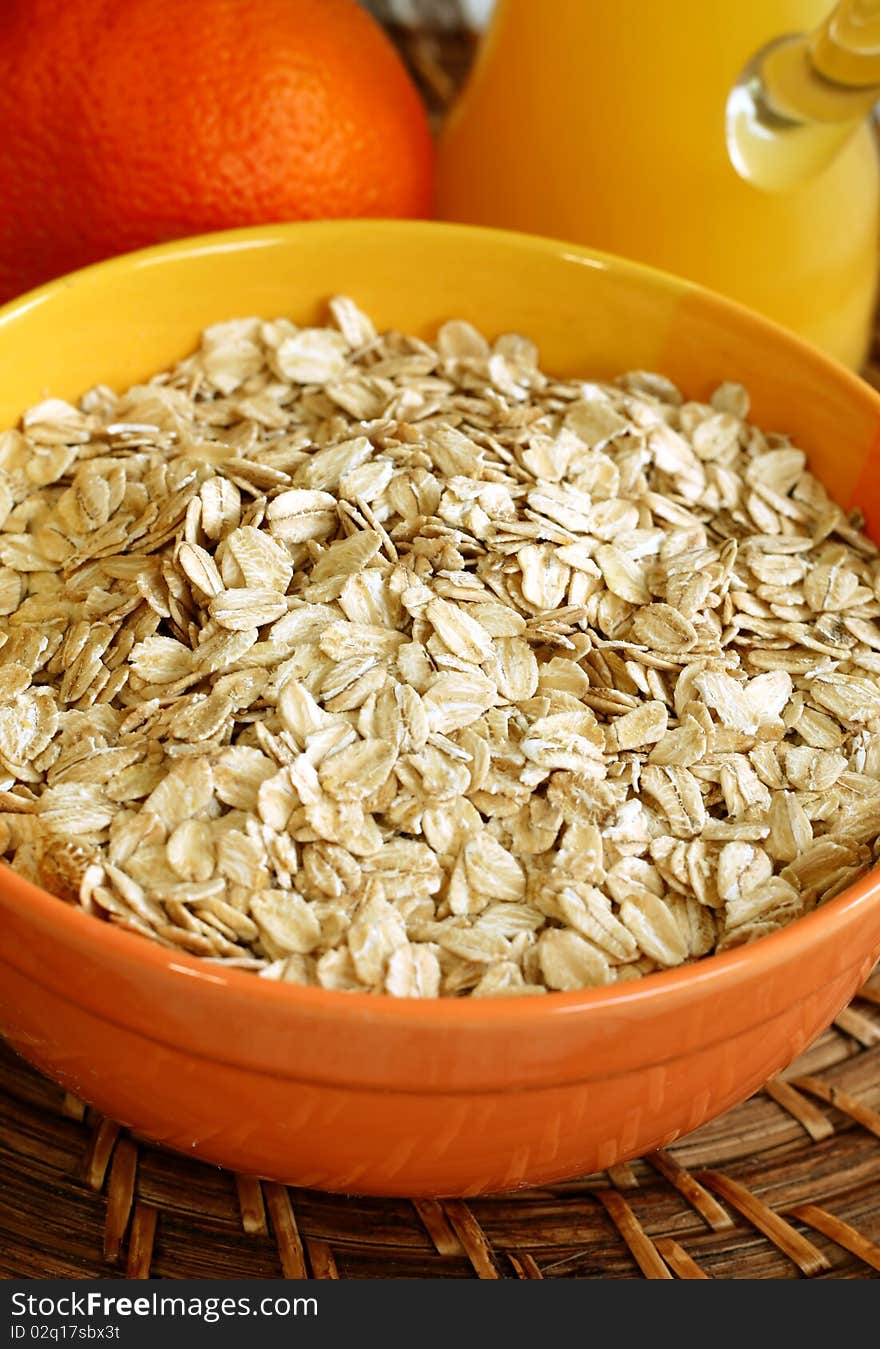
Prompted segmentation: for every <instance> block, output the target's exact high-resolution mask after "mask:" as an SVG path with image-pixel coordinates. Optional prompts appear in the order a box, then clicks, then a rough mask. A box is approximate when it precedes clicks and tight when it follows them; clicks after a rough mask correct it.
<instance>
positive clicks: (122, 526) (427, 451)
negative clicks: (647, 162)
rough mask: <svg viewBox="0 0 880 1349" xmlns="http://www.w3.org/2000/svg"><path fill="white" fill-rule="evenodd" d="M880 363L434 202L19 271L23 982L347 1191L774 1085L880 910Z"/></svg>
mask: <svg viewBox="0 0 880 1349" xmlns="http://www.w3.org/2000/svg"><path fill="white" fill-rule="evenodd" d="M878 482H880V399H878V396H877V394H876V393H874V392H873V391H872V390H871V389H870V388H869V387H868V385H866V384H864V383H863V382H861V381H860V380H858V379H857V378H855V377H854V376H852V375H851V374H849V373H848V372H846V371H845V370H843V369H842V368H841V367H839V366H837V365H835V364H834V363H832V362H831V361H829V360H828V359H826V358H825V357H823V356H822V355H820V354H819V353H818V352H817V351H814V350H812V349H811V348H809V347H807V346H805V345H804V344H802V343H800V342H799V341H798V340H796V339H795V338H793V337H791V336H789V335H787V334H786V333H785V332H783V331H782V330H781V329H778V328H776V327H774V326H773V325H772V324H770V323H768V322H766V321H764V320H763V319H761V318H758V317H756V316H754V315H752V314H750V313H748V312H747V311H745V310H743V309H740V308H738V307H737V306H735V305H733V304H730V303H728V302H727V301H724V300H722V299H720V298H718V297H716V296H713V295H711V294H708V293H707V292H705V291H702V290H700V289H698V288H696V287H694V286H691V285H689V284H687V283H685V282H683V281H678V280H676V279H674V278H671V277H667V276H664V275H662V274H660V273H657V272H653V271H651V270H649V269H646V268H643V267H638V266H635V265H632V264H630V263H627V262H623V261H620V260H617V259H613V258H608V257H604V256H601V255H597V254H593V253H590V252H589V251H587V250H584V249H580V248H574V247H570V246H568V245H563V244H559V243H554V242H551V241H547V240H541V239H537V238H533V237H529V236H523V235H515V234H509V233H502V232H498V231H491V230H482V229H476V228H470V227H461V226H451V225H436V224H426V223H411V222H336V223H328V224H310V225H293V226H284V225H279V226H271V227H264V228H259V229H254V230H245V231H241V232H236V233H232V234H224V235H214V236H207V237H205V238H202V239H197V240H186V241H182V242H176V243H172V244H168V245H165V246H162V247H160V248H156V249H152V250H149V251H147V252H144V253H139V254H134V255H131V256H128V257H124V258H119V259H116V260H113V261H111V262H108V263H104V264H101V265H99V266H97V267H93V268H90V269H88V270H86V271H83V272H80V273H77V274H75V275H73V276H71V277H69V278H65V279H64V280H62V281H59V282H55V283H53V284H51V285H49V286H47V287H44V288H43V289H42V290H40V291H36V292H34V293H32V294H31V295H29V296H26V297H24V298H23V299H22V300H20V301H17V302H15V303H13V304H12V305H9V306H7V308H6V309H5V310H3V311H0V859H2V865H0V911H2V922H0V1030H2V1033H3V1034H4V1035H5V1036H6V1037H7V1039H8V1041H9V1042H10V1044H12V1045H13V1046H14V1047H15V1048H16V1049H17V1050H19V1051H20V1052H21V1053H22V1054H23V1055H25V1057H27V1058H28V1059H30V1060H31V1061H32V1062H33V1063H35V1064H36V1065H37V1066H38V1067H40V1068H41V1069H42V1070H43V1071H45V1072H46V1073H47V1074H49V1075H50V1076H51V1077H53V1078H54V1079H55V1080H56V1081H58V1082H59V1083H61V1084H63V1085H64V1086H65V1087H66V1088H67V1089H68V1090H69V1091H71V1092H74V1093H76V1094H77V1095H78V1096H80V1097H81V1098H82V1099H83V1100H85V1101H87V1102H89V1103H90V1104H92V1105H94V1106H95V1107H96V1108H97V1109H98V1110H100V1111H103V1112H104V1113H105V1114H107V1115H109V1116H110V1117H112V1118H113V1119H116V1120H118V1121H120V1122H121V1123H123V1124H125V1125H127V1126H129V1127H131V1128H132V1129H134V1130H136V1131H137V1132H138V1133H139V1134H140V1135H142V1136H144V1137H147V1138H150V1139H154V1140H157V1141H158V1142H161V1143H163V1144H166V1145H167V1146H170V1147H173V1148H178V1149H181V1150H184V1151H186V1152H190V1153H194V1154H195V1155H197V1156H199V1157H202V1158H204V1159H205V1160H207V1161H211V1162H216V1163H221V1164H223V1165H225V1166H228V1167H231V1168H233V1169H235V1170H236V1171H238V1172H243V1173H248V1174H256V1175H262V1176H268V1177H272V1178H275V1179H278V1180H282V1181H285V1182H289V1183H294V1184H297V1185H302V1186H309V1187H315V1188H325V1189H332V1190H342V1191H349V1192H360V1193H374V1194H397V1195H413V1196H416V1195H455V1194H476V1193H485V1192H493V1191H500V1190H505V1189H510V1188H515V1187H517V1186H522V1185H527V1184H540V1183H543V1182H549V1181H552V1180H558V1179H561V1178H563V1177H568V1176H572V1175H576V1174H583V1173H586V1172H590V1171H592V1170H595V1169H598V1168H605V1167H608V1166H612V1165H614V1164H615V1163H617V1162H620V1161H622V1160H624V1159H626V1158H628V1157H632V1156H636V1155H639V1154H640V1153H643V1152H645V1151H648V1150H651V1149H654V1148H658V1147H661V1146H663V1145H665V1144H667V1143H669V1142H671V1141H672V1140H674V1139H675V1138H677V1137H678V1136H680V1135H681V1134H683V1133H686V1132H687V1131H688V1130H690V1129H693V1128H695V1127H696V1126H697V1125H699V1124H701V1123H702V1122H704V1121H705V1120H707V1119H709V1118H711V1117H712V1116H714V1115H717V1114H718V1113H720V1112H721V1111H723V1110H725V1109H727V1108H728V1107H729V1106H731V1105H733V1104H734V1103H736V1102H738V1101H740V1100H742V1099H744V1098H745V1097H746V1096H747V1095H749V1094H750V1093H751V1092H753V1091H755V1090H756V1089H757V1088H759V1087H760V1086H761V1085H762V1084H763V1083H764V1082H765V1081H766V1080H767V1078H768V1077H770V1076H771V1075H772V1074H773V1073H775V1072H777V1071H779V1070H780V1069H781V1068H782V1067H784V1066H785V1065H786V1064H787V1063H788V1062H790V1061H791V1059H792V1058H793V1057H794V1056H795V1055H796V1054H797V1053H798V1052H799V1051H800V1050H801V1049H803V1048H804V1046H805V1045H806V1044H807V1043H808V1042H809V1041H810V1040H811V1039H812V1038H813V1037H814V1036H815V1035H816V1034H818V1033H819V1031H820V1030H822V1029H823V1028H824V1027H825V1026H826V1025H827V1024H828V1023H829V1022H830V1021H831V1019H832V1018H833V1017H834V1016H835V1015H836V1014H837V1012H838V1011H839V1010H840V1009H841V1008H842V1007H843V1006H844V1005H845V1004H846V1002H847V1001H848V1000H849V998H850V997H851V996H852V994H853V992H854V991H855V989H856V988H857V986H858V985H859V983H860V981H861V980H863V979H864V977H866V975H867V973H868V971H869V970H870V968H871V967H872V965H873V963H874V961H875V960H876V958H877V955H878V953H880V880H878V873H877V871H876V870H875V869H874V864H875V862H876V860H877V857H878V852H880V848H878V837H880V734H878V733H880V555H878V550H877V547H876V546H875V544H874V543H873V542H872V541H871V540H872V534H873V535H874V536H875V537H877V536H878V527H880V491H878Z"/></svg>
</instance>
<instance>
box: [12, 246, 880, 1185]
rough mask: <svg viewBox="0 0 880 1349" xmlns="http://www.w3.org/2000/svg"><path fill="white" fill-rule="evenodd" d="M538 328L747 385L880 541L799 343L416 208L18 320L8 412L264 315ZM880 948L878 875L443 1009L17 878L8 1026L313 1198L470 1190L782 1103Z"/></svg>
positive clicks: (862, 391) (120, 284) (174, 1131)
mask: <svg viewBox="0 0 880 1349" xmlns="http://www.w3.org/2000/svg"><path fill="white" fill-rule="evenodd" d="M339 291H342V292H347V293H349V294H351V295H352V296H354V297H355V298H356V299H357V300H358V302H359V303H360V304H362V305H363V306H364V308H366V309H367V310H368V311H369V312H370V313H371V314H372V316H373V317H374V318H375V319H376V320H377V321H378V322H379V323H380V324H383V325H384V324H394V325H396V326H398V327H402V328H405V329H407V330H410V331H415V332H421V333H429V332H430V331H432V330H433V329H434V328H435V327H436V325H437V324H438V323H439V322H440V321H442V320H443V319H445V318H448V317H451V316H459V317H465V318H469V319H471V320H472V321H474V322H475V323H477V324H478V325H479V326H481V327H482V328H483V329H484V330H485V331H486V332H487V333H490V334H495V333H497V332H500V331H506V330H511V329H515V330H519V331H521V332H525V333H527V334H529V335H530V336H531V337H533V338H535V339H536V340H537V341H538V343H539V344H540V347H541V350H542V358H543V362H544V364H545V366H546V367H547V368H548V369H550V370H551V371H553V372H555V373H557V374H560V375H573V374H581V375H584V376H590V377H595V376H598V377H604V376H608V375H612V374H614V373H616V372H619V371H621V370H626V369H633V368H638V367H640V368H646V369H658V370H661V371H663V372H664V373H666V374H668V375H670V376H671V377H672V378H673V379H674V380H676V381H677V382H678V383H679V384H680V385H681V386H682V387H683V388H684V390H685V391H686V392H687V393H688V394H689V395H690V396H691V397H695V398H702V397H704V396H705V395H706V394H707V393H708V392H709V390H710V389H711V388H712V387H713V386H714V385H715V384H717V383H718V382H720V381H721V380H723V379H734V380H741V381H742V382H743V383H745V384H747V385H748V387H749V389H750V391H751V394H752V402H753V412H754V416H755V419H756V420H757V421H758V422H759V424H761V425H763V426H765V427H768V428H771V429H780V430H786V431H789V432H791V433H792V434H793V435H794V437H795V438H796V439H797V441H798V443H799V444H801V445H802V446H803V447H804V449H806V450H807V452H808V453H809V455H810V458H811V464H812V467H813V468H814V470H815V472H816V473H817V475H818V476H819V477H820V478H821V479H822V480H823V481H824V482H825V484H826V486H827V487H828V488H829V489H830V490H831V492H832V493H833V494H834V496H835V497H836V498H837V499H838V500H839V501H841V502H842V503H844V504H846V505H849V504H851V503H854V502H856V501H857V502H858V503H859V504H860V505H861V506H862V508H863V509H864V511H865V513H866V515H867V517H868V519H869V522H870V521H871V520H873V524H874V526H875V529H876V527H877V526H880V491H878V481H880V473H878V470H880V398H878V397H877V395H876V394H875V393H873V392H872V390H871V389H869V388H868V386H867V385H866V384H864V383H862V382H861V381H860V380H858V379H857V378H856V377H855V376H853V375H851V374H849V373H848V372H847V371H845V370H844V369H843V368H842V367H839V366H837V365H835V364H834V363H833V362H831V361H829V360H828V359H826V358H825V357H823V356H822V355H820V354H819V352H817V351H815V350H813V349H812V348H810V347H807V346H805V345H804V344H802V343H801V342H799V341H798V340H797V339H795V338H793V337H791V336H789V335H788V334H787V333H785V332H783V331H782V330H781V329H779V328H776V327H774V326H773V325H772V324H770V323H768V322H766V321H765V320H763V319H761V318H758V317H756V316H755V315H753V314H750V313H748V312H747V311H745V310H743V309H740V308H738V307H737V306H735V305H733V304H730V303H728V302H727V301H724V300H722V299H719V298H718V297H716V296H714V295H710V294H708V293H707V292H705V291H702V290H700V289H698V288H696V287H694V286H691V285H689V284H687V283H686V282H684V281H678V280H675V279H674V278H672V277H668V276H664V275H662V274H660V273H657V272H653V271H650V270H648V269H646V268H643V267H637V266H635V265H633V264H630V263H627V262H622V261H619V260H617V259H614V258H610V257H604V256H601V255H599V254H594V253H590V252H588V251H586V250H584V249H580V248H574V247H571V246H568V245H564V244H559V243H553V242H550V241H548V240H542V239H536V238H532V237H528V236H522V235H515V234H506V233H500V232H496V231H490V230H480V229H475V228H470V227H460V226H449V225H431V224H421V223H409V222H395V223H385V222H362V223H351V222H346V223H333V224H314V225H293V226H269V227H262V228H259V229H254V230H245V231H241V232H237V233H233V234H223V235H213V236H208V237H206V238H202V239H195V240H184V241H182V242H177V243H173V244H169V245H166V246H163V247H160V248H156V249H151V250H148V251H147V252H144V253H136V254H133V255H131V256H127V257H123V258H119V259H116V260H114V261H112V262H108V263H103V264H101V265H100V266H97V267H93V268H89V269H88V270H86V271H83V272H80V273H77V274H75V275H74V276H71V277H67V278H65V279H63V280H61V281H57V282H55V283H53V284H52V285H50V286H46V287H44V288H43V289H42V290H39V291H35V292H33V293H32V294H31V295H29V296H25V297H24V298H23V299H22V300H19V301H17V302H16V303H13V304H12V305H10V306H7V308H6V309H4V310H2V311H0V426H4V425H7V426H8V425H10V424H11V423H12V422H13V421H14V420H15V418H16V417H17V416H18V415H19V414H20V413H21V411H22V410H23V409H24V408H25V407H26V406H27V405H28V404H29V403H31V402H34V401H35V400H37V399H38V398H40V397H42V396H43V395H44V394H45V393H46V392H47V391H48V392H51V393H52V394H57V395H60V396H63V397H76V396H77V395H78V394H79V393H81V392H82V391H83V390H84V389H86V388H87V387H88V386H89V385H91V384H94V383H97V382H101V383H106V384H110V385H116V386H124V385H126V384H130V383H133V382H135V381H136V380H139V379H142V378H144V377H145V376H147V375H149V374H150V373H151V372H153V371H154V370H156V369H159V368H160V367H161V366H163V365H165V364H166V363H168V362H169V361H171V360H173V359H175V358H176V357H179V356H181V355H183V354H184V353H185V352H186V351H187V350H188V349H190V348H191V347H192V345H193V343H194V341H195V339H196V336H197V333H198V331H199V329H200V328H201V327H203V326H205V325H206V324H208V323H212V322H215V321H218V320H220V319H224V318H231V317H234V316H236V315H241V314H248V313H261V314H265V315H278V314H289V315H291V316H292V317H293V318H294V319H296V320H298V321H312V320H314V319H315V318H316V317H317V316H318V313H319V311H320V308H321V304H322V302H323V301H324V300H325V299H326V298H327V297H328V296H329V295H331V294H333V293H335V292H339ZM878 954H880V876H878V873H877V872H876V871H875V872H873V873H870V874H869V875H867V876H865V877H864V878H863V879H862V880H861V881H859V882H858V883H857V884H855V885H853V886H851V887H850V888H849V889H848V890H847V891H845V892H844V893H843V894H841V895H840V896H838V897H837V898H836V899H834V900H832V901H831V902H830V903H829V904H827V905H825V906H823V907H822V908H820V909H818V910H817V911H815V912H814V913H812V914H810V915H809V916H808V917H805V918H802V919H800V920H799V921H797V922H795V923H793V924H792V925H791V926H790V927H788V928H786V929H785V930H784V931H781V932H778V933H776V934H774V935H773V936H770V937H765V938H764V939H763V940H761V941H759V942H756V943H755V944H754V945H752V946H747V947H742V948H739V949H737V950H734V951H730V952H727V953H725V954H723V955H720V956H712V957H710V958H708V959H704V960H701V961H699V962H697V963H695V964H693V965H690V966H686V967H683V968H680V969H677V970H674V971H670V972H667V973H662V974H652V975H650V976H649V977H648V978H646V979H644V980H642V981H639V982H636V983H626V984H622V985H619V986H611V987H610V988H603V989H595V990H589V991H585V992H580V993H552V994H549V995H547V996H546V997H543V998H524V999H517V998H498V999H494V1000H492V999H490V1000H468V999H466V1000H462V1001H455V1000H441V1001H433V1002H430V1001H429V1002H419V1001H416V1000H397V999H392V998H377V997H369V996H366V995H359V994H343V993H335V992H328V991H325V990H323V989H312V988H300V987H296V986H293V985H287V984H276V983H272V982H268V981H265V980H261V979H259V978H256V977H255V976H253V975H250V974H245V973H242V972H240V971H235V970H227V969H224V968H222V967H220V966H216V965H212V964H208V963H203V962H200V961H199V960H197V959H194V958H191V957H188V956H185V955H182V954H176V953H175V952H171V951H168V950H166V949H164V948H162V947H159V946H157V945H153V944H151V943H150V942H148V941H145V940H143V939H141V938H139V937H136V936H133V935H129V934H128V933H125V932H122V931H119V930H117V929H115V928H113V927H111V926H109V925H107V924H104V923H101V922H99V921H98V920H96V919H95V918H92V917H90V916H89V915H87V914H85V913H83V912H81V911H80V910H78V909H76V908H71V907H69V906H67V905H64V904H62V903H61V902H60V901H59V900H57V899H54V898H52V897H51V896H50V895H48V894H46V893H45V892H43V891H41V890H39V889H37V888H36V887H35V886H33V885H31V884H29V883H28V882H26V881H24V880H22V879H21V878H20V877H17V876H15V875H13V874H12V873H11V872H10V871H8V870H6V869H4V868H0V1029H2V1032H3V1034H4V1035H5V1036H6V1037H7V1039H8V1040H9V1042H10V1043H11V1044H12V1045H13V1047H14V1048H16V1049H17V1050H19V1051H20V1052H21V1053H22V1054H23V1055H24V1056H25V1057H26V1058H28V1059H30V1060H31V1062H33V1063H34V1064H36V1065H37V1066H38V1067H39V1068H41V1069H43V1071H45V1072H46V1073H48V1074H49V1075H50V1076H51V1077H54V1078H55V1079H56V1080H57V1081H58V1082H60V1083H62V1084H63V1085H64V1086H65V1087H67V1088H68V1089H69V1090H71V1091H73V1092H75V1093H76V1094H77V1095H79V1096H81V1097H82V1098H83V1099H85V1100H86V1101H88V1102H90V1103H91V1104H93V1105H94V1106H96V1107H97V1108H98V1109H99V1110H101V1111H103V1112H104V1113H106V1114H108V1115H110V1116H112V1117H113V1118H114V1119H117V1120H119V1121H121V1122H122V1123H123V1124H126V1125H128V1126H129V1127H130V1128H132V1129H133V1130H134V1131H135V1132H136V1133H138V1134H140V1135H142V1136H144V1137H146V1138H150V1139H154V1140H156V1141H158V1142H160V1143H163V1144H165V1145H167V1146H169V1147H172V1148H177V1149H180V1150H181V1151H185V1152H188V1153H192V1154H194V1155H196V1156H198V1157H201V1158H203V1159H205V1160H206V1161H211V1162H218V1163H222V1164H223V1165H225V1166H228V1167H231V1168H233V1169H234V1170H236V1171H239V1172H250V1173H253V1174H258V1175H262V1176H269V1177H273V1178H275V1179H278V1180H282V1181H285V1182H289V1183H292V1184H296V1185H302V1186H311V1187H316V1188H321V1189H329V1190H345V1191H355V1192H360V1193H367V1194H386V1195H387V1194H398V1195H413V1196H415V1195H472V1194H479V1193H484V1192H487V1191H498V1190H504V1189H509V1188H513V1187H516V1186H521V1185H529V1184H540V1183H543V1182H549V1181H553V1180H559V1179H561V1178H563V1177H567V1176H571V1175H574V1174H577V1173H583V1172H589V1171H593V1170H595V1169H597V1168H603V1167H608V1166H612V1165H614V1164H615V1163H617V1162H620V1161H622V1160H624V1159H625V1158H627V1157H632V1156H635V1155H637V1154H639V1153H642V1152H645V1151H649V1150H650V1149H653V1148H657V1147H662V1146H664V1145H666V1144H668V1143H670V1142H672V1141H673V1140H674V1139H676V1138H678V1137H679V1136H680V1135H682V1134H684V1133H687V1132H688V1131H689V1130H690V1129H694V1128H696V1127H697V1125H699V1124H702V1123H703V1122H704V1121H705V1120H707V1119H709V1118H711V1117H712V1116H713V1115H717V1114H718V1113H720V1112H721V1111H723V1110H726V1109H728V1107H730V1106H732V1105H734V1104H735V1103H736V1102H738V1101H741V1100H743V1099H744V1097H746V1096H748V1095H749V1094H750V1093H751V1092H753V1091H755V1090H757V1089H758V1088H759V1087H760V1086H761V1085H762V1083H763V1082H765V1081H766V1080H767V1078H768V1077H770V1076H771V1075H772V1074H773V1073H775V1072H777V1071H778V1070H779V1069H780V1068H782V1067H784V1066H785V1064H787V1063H788V1062H789V1061H790V1060H791V1059H792V1058H794V1057H795V1055H797V1054H798V1053H799V1052H800V1051H801V1050H802V1049H803V1048H804V1047H805V1046H806V1045H807V1044H809V1042H810V1041H811V1040H812V1039H813V1038H814V1036H816V1035H817V1034H818V1033H819V1031H821V1030H822V1029H823V1028H824V1027H825V1026H827V1025H828V1023H829V1022H830V1021H831V1019H832V1018H833V1017H834V1016H835V1015H836V1013H837V1012H838V1011H839V1010H840V1009H841V1008H842V1007H843V1006H844V1004H845V1003H846V1002H847V1001H848V1000H849V998H850V997H851V996H852V994H853V993H854V992H855V990H856V988H857V987H858V986H859V984H860V982H861V981H862V980H863V979H864V978H865V977H866V976H867V974H868V972H869V970H870V969H871V967H872V966H873V964H874V961H875V960H876V958H877V956H878Z"/></svg>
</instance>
